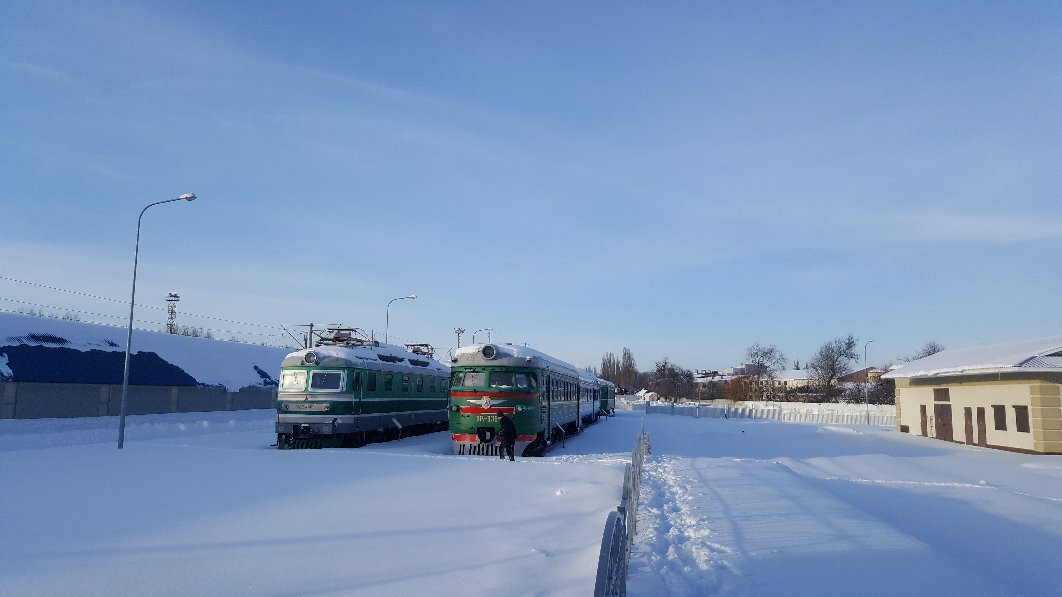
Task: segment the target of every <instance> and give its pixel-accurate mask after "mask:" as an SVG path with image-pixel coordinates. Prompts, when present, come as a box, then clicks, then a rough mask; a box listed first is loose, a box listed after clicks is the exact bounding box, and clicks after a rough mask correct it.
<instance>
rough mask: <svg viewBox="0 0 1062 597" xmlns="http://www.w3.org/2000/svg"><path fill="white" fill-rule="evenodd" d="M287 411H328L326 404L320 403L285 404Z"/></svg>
mask: <svg viewBox="0 0 1062 597" xmlns="http://www.w3.org/2000/svg"><path fill="white" fill-rule="evenodd" d="M285 406H287V408H286V409H284V410H288V411H298V412H324V411H326V410H328V404H327V403H322V402H289V403H288V404H286V405H285Z"/></svg>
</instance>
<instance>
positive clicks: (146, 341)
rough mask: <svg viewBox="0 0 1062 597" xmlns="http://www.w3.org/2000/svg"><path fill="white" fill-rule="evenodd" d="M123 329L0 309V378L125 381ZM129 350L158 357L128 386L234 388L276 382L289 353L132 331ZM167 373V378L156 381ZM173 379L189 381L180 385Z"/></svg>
mask: <svg viewBox="0 0 1062 597" xmlns="http://www.w3.org/2000/svg"><path fill="white" fill-rule="evenodd" d="M126 333H127V332H126V329H125V328H117V327H112V326H106V325H98V324H91V323H81V322H76V321H65V320H62V319H50V318H45V317H33V316H29V315H18V314H13V313H0V381H5V380H6V381H17V382H45V383H56V382H58V383H93V384H115V383H122V365H123V359H124V354H125V341H126ZM132 350H133V354H134V357H136V356H137V355H140V356H141V358H143V357H145V356H146V355H148V354H154V355H157V357H158V359H159V360H158V361H152V365H153V366H152V367H144V366H141V367H139V368H134V370H133V371H131V373H130V375H131V380H132V381H130V383H133V384H143V385H163V386H165V385H197V384H199V385H214V386H224V387H225V388H228V389H229V390H232V391H235V390H238V389H240V388H244V387H248V386H263V385H265V386H276V382H275V381H274V377H275V376H276V375H277V374H278V373H279V371H280V361H281V360H283V358H284V355H286V354H287V353H288V352H290V350H289V349H286V348H275V347H271V346H259V345H256V344H243V343H240V342H226V341H222V340H211V339H207V338H192V337H188V336H178V335H174V334H162V333H158V332H149V331H145V330H134V331H133V343H132ZM134 363H136V359H135V358H134ZM59 364H61V365H59ZM171 369H172V370H173V371H176V374H174V373H173V372H172V371H171ZM164 373H165V374H169V375H168V376H167V377H166V378H165V379H159V377H160V376H161V375H163V374H164ZM174 376H177V377H181V376H185V377H187V380H186V381H184V382H182V383H177V382H175V381H173V379H172V378H173V377H174Z"/></svg>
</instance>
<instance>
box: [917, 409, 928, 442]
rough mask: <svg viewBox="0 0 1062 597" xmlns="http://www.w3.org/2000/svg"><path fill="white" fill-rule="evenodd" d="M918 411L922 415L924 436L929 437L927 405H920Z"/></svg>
mask: <svg viewBox="0 0 1062 597" xmlns="http://www.w3.org/2000/svg"><path fill="white" fill-rule="evenodd" d="M918 411H919V413H920V414H921V415H922V437H929V417H927V416H926V405H925V404H921V405H919V406H918Z"/></svg>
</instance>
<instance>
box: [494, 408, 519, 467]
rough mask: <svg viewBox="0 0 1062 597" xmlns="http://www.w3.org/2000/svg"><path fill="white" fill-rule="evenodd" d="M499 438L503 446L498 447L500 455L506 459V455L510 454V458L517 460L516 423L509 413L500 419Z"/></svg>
mask: <svg viewBox="0 0 1062 597" xmlns="http://www.w3.org/2000/svg"><path fill="white" fill-rule="evenodd" d="M498 439H500V440H501V447H500V448H499V449H498V457H499V458H501V459H502V460H505V455H506V454H508V455H509V460H512V461H514V462H515V461H516V424H514V423H513V420H512V419H510V418H509V416H508V415H502V416H501V418H499V419H498Z"/></svg>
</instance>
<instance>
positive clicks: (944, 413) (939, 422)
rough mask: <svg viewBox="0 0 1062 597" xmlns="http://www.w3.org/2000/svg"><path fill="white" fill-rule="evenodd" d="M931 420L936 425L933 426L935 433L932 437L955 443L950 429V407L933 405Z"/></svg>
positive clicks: (953, 432) (948, 405)
mask: <svg viewBox="0 0 1062 597" xmlns="http://www.w3.org/2000/svg"><path fill="white" fill-rule="evenodd" d="M933 419H934V420H935V423H936V425H934V426H933V428H934V431H935V435H934V437H936V438H937V439H943V440H947V441H949V442H953V441H955V431H954V429H952V425H951V405H950V404H934V405H933Z"/></svg>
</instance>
